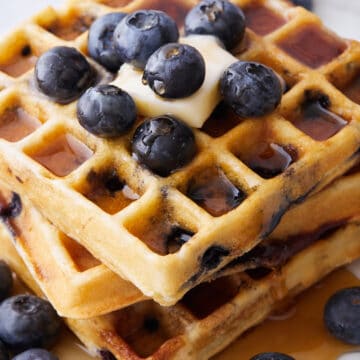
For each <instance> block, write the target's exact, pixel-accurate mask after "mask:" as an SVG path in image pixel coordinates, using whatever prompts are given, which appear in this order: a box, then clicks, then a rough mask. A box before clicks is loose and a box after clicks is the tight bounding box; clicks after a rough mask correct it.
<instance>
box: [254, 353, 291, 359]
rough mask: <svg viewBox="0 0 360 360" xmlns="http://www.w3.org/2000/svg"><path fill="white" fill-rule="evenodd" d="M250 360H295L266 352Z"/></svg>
mask: <svg viewBox="0 0 360 360" xmlns="http://www.w3.org/2000/svg"><path fill="white" fill-rule="evenodd" d="M250 360H295V359H294V358H293V357H292V356H289V355H286V354H282V353H278V352H266V353H261V354H258V355H255V356H253V357H252V358H251V359H250Z"/></svg>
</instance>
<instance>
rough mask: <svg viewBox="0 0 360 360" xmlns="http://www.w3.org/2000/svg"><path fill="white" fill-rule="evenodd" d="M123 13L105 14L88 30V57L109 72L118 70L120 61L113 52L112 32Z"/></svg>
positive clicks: (115, 52)
mask: <svg viewBox="0 0 360 360" xmlns="http://www.w3.org/2000/svg"><path fill="white" fill-rule="evenodd" d="M125 16H126V14H124V13H110V14H106V15H104V16H102V17H100V18H98V19H97V20H96V21H94V22H93V23H92V25H91V27H90V29H89V39H88V51H89V54H90V56H91V57H92V58H93V59H94V60H95V61H97V62H98V63H99V64H101V65H103V66H104V67H105V68H106V69H108V70H109V71H113V72H114V71H117V70H119V68H120V66H121V64H122V61H121V59H120V57H119V55H118V53H117V51H116V50H115V46H114V41H113V38H114V36H113V35H114V31H115V28H116V26H117V25H118V24H119V23H120V21H121V20H122V19H123V18H124V17H125Z"/></svg>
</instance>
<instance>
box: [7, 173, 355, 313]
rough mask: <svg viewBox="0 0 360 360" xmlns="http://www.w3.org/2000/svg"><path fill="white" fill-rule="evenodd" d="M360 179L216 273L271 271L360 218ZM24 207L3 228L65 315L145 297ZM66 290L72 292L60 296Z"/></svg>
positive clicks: (345, 182) (305, 207)
mask: <svg viewBox="0 0 360 360" xmlns="http://www.w3.org/2000/svg"><path fill="white" fill-rule="evenodd" d="M359 181H360V172H359V171H355V170H354V173H352V174H349V175H347V176H344V177H342V178H341V179H339V180H337V181H335V182H334V183H332V184H331V186H329V187H328V188H326V189H324V190H323V191H322V192H320V193H318V194H316V195H314V196H312V197H310V198H309V199H308V200H306V201H305V202H304V203H303V204H301V205H299V206H297V207H295V208H292V209H291V210H289V211H288V212H287V213H286V214H285V216H284V217H283V219H282V221H281V222H280V224H279V226H278V227H277V228H276V229H275V231H274V232H273V233H272V234H271V235H270V236H269V238H268V239H265V240H264V241H263V242H262V244H261V245H258V247H256V248H255V249H254V250H252V251H251V252H250V253H247V254H245V255H244V256H243V257H241V258H239V259H235V260H234V261H233V262H232V263H230V264H229V265H228V266H227V267H225V268H224V269H222V270H220V271H219V272H217V273H215V274H214V276H213V277H214V278H218V277H222V276H224V275H231V274H235V273H239V272H243V271H246V270H250V272H251V269H258V268H259V267H261V268H262V272H264V270H265V272H268V271H269V270H270V269H273V268H277V267H278V266H279V263H282V262H286V261H287V260H288V259H289V258H291V257H292V256H294V255H295V254H296V253H298V252H300V251H301V250H302V249H304V248H306V247H308V246H310V245H311V244H312V243H314V242H315V241H317V240H318V239H319V238H321V237H322V236H324V234H329V233H330V232H331V231H334V229H335V230H336V229H338V228H339V227H341V226H343V225H344V224H345V223H347V222H348V221H349V219H351V218H353V217H354V216H355V215H359V216H360V187H359ZM0 199H1V209H2V213H4V212H5V213H6V211H5V210H4V209H7V208H11V205H10V204H11V203H14V200H13V199H14V195H13V193H12V192H11V191H10V190H7V189H6V186H5V185H3V184H1V188H0ZM335 204H336V206H335ZM12 207H14V205H13V206H12ZM21 209H22V210H21V213H20V214H19V215H18V216H15V217H8V218H5V222H4V224H3V225H0V227H3V228H5V226H7V228H8V232H9V234H11V236H13V237H14V244H15V246H16V248H17V250H18V252H19V253H20V255H21V257H22V258H23V260H24V261H25V263H26V265H27V267H28V269H29V270H30V272H31V274H32V276H33V277H34V279H35V280H36V281H37V283H38V284H39V285H40V287H41V289H42V291H43V293H44V294H45V295H46V297H47V298H48V299H49V300H50V301H51V302H52V304H53V306H54V307H55V308H56V310H57V311H58V313H59V314H60V315H62V316H64V317H69V318H82V319H84V318H89V317H92V316H98V315H101V314H105V313H110V312H111V311H113V310H118V309H120V308H124V307H126V306H127V305H130V304H133V303H138V302H141V301H143V300H145V297H144V296H143V295H142V294H141V292H140V291H139V290H137V289H136V288H135V287H134V286H133V285H132V284H130V283H129V282H127V281H124V280H122V279H121V278H120V277H118V276H117V275H115V274H114V273H113V272H111V271H110V270H109V269H107V268H106V267H105V266H104V265H103V264H101V263H100V262H99V261H98V260H96V259H95V258H94V257H92V255H91V254H90V253H89V252H87V251H86V249H85V248H83V247H82V246H81V245H80V244H78V243H77V242H76V241H75V240H72V239H70V238H69V237H67V236H66V235H64V234H63V233H62V232H60V231H59V230H57V229H56V228H55V227H54V226H53V225H51V224H50V223H49V222H48V221H47V220H45V218H44V217H43V216H41V215H40V214H39V212H38V211H37V210H36V209H35V208H34V207H32V205H31V204H30V203H29V201H28V200H27V199H26V197H23V196H22V197H21ZM4 231H5V230H4ZM264 249H267V251H266V253H267V256H265V257H264V256H260V255H261V254H262V253H261V251H264ZM44 254H46V256H44ZM265 267H266V269H264V268H265ZM256 271H258V270H256ZM65 293H66V296H59V294H65Z"/></svg>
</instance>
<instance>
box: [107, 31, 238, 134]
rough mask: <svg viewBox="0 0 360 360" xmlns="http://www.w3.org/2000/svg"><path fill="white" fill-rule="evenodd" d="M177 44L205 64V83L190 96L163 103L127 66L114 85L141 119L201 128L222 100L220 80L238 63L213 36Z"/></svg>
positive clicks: (198, 36)
mask: <svg viewBox="0 0 360 360" xmlns="http://www.w3.org/2000/svg"><path fill="white" fill-rule="evenodd" d="M180 42H181V43H183V44H188V45H191V46H193V47H195V48H196V49H197V50H198V51H199V52H200V53H201V54H202V56H203V57H204V60H205V65H206V73H205V80H204V83H203V85H202V86H201V88H200V89H199V90H198V91H196V92H195V93H194V94H193V95H191V96H189V97H186V98H183V99H164V98H162V97H160V96H158V95H156V94H155V93H154V92H153V91H152V90H151V88H150V87H149V86H147V85H144V84H143V83H142V81H141V80H142V74H143V72H142V71H139V70H136V69H135V68H134V67H133V66H131V65H128V64H124V65H123V66H121V68H120V71H119V73H118V76H117V77H116V79H115V81H114V82H113V84H114V85H115V86H117V87H119V88H121V89H123V90H125V91H127V92H128V93H129V94H130V95H131V96H132V98H133V99H134V101H135V103H136V106H137V109H138V112H139V114H140V115H143V116H146V117H154V116H159V115H164V114H168V115H174V116H175V117H177V118H179V119H180V120H182V121H184V122H186V123H187V124H188V125H189V126H192V127H195V128H200V127H202V125H203V124H204V123H205V121H206V120H207V119H208V117H209V116H210V114H211V113H212V112H213V110H214V108H215V107H216V105H217V104H218V103H219V102H220V100H221V96H220V90H219V80H220V77H221V76H222V74H223V72H224V70H225V69H226V68H227V67H228V66H229V65H231V64H233V63H234V62H236V61H237V60H238V59H237V58H235V57H234V56H233V55H231V54H230V53H229V52H227V51H226V50H224V49H223V48H222V47H221V46H220V45H219V44H218V42H217V40H216V38H214V37H213V36H206V35H192V36H188V37H184V38H181V39H180ZM174 81H176V79H174Z"/></svg>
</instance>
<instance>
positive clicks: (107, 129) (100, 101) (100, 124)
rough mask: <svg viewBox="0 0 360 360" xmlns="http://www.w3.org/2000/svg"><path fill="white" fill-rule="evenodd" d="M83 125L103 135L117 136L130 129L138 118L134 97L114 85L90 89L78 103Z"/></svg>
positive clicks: (91, 131) (79, 116) (78, 113)
mask: <svg viewBox="0 0 360 360" xmlns="http://www.w3.org/2000/svg"><path fill="white" fill-rule="evenodd" d="M77 117H78V119H79V122H80V124H81V126H83V127H84V128H85V129H86V130H88V131H89V132H90V133H92V134H94V135H97V136H101V137H107V138H108V137H116V136H119V135H121V134H123V133H124V132H125V131H127V130H129V129H130V128H131V127H132V126H133V124H134V123H135V120H136V106H135V103H134V100H133V99H132V97H131V96H130V95H129V94H128V93H127V92H125V91H123V90H121V89H119V88H117V87H116V86H113V85H98V86H95V87H92V88H90V89H88V90H87V91H86V92H85V93H84V94H83V95H82V96H81V98H80V100H79V102H78V104H77Z"/></svg>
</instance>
